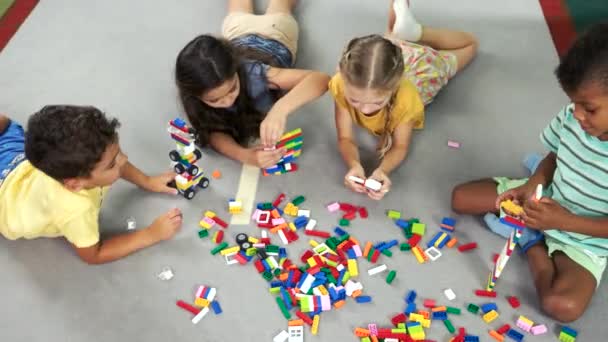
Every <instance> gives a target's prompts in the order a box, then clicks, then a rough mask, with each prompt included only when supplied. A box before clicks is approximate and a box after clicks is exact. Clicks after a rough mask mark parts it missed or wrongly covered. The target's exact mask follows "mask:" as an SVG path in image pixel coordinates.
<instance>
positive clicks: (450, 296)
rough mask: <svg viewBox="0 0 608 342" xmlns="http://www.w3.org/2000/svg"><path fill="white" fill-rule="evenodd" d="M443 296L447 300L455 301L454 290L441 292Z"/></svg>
mask: <svg viewBox="0 0 608 342" xmlns="http://www.w3.org/2000/svg"><path fill="white" fill-rule="evenodd" d="M443 294H444V295H445V297H446V298H447V299H448V300H454V299H456V294H455V293H454V290H452V289H445V290H443Z"/></svg>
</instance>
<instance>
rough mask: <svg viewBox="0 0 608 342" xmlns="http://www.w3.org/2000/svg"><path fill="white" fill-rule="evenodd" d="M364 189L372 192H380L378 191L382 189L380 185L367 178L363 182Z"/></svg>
mask: <svg viewBox="0 0 608 342" xmlns="http://www.w3.org/2000/svg"><path fill="white" fill-rule="evenodd" d="M365 187H366V188H368V189H371V190H373V191H380V189H382V183H380V182H378V181H377V180H375V179H371V178H368V179H366V180H365Z"/></svg>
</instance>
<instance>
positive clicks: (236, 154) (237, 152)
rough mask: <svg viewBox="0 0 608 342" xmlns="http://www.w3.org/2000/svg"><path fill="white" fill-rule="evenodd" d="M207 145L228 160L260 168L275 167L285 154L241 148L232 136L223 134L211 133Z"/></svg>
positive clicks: (275, 151) (277, 151) (260, 149)
mask: <svg viewBox="0 0 608 342" xmlns="http://www.w3.org/2000/svg"><path fill="white" fill-rule="evenodd" d="M209 144H210V145H211V147H213V149H215V150H216V151H218V152H219V153H221V154H223V155H225V156H226V157H228V158H231V159H234V160H236V161H239V162H241V163H243V164H249V165H255V166H257V167H261V168H266V167H270V166H272V165H275V164H276V163H278V162H279V160H280V159H281V157H282V156H283V153H284V152H285V151H284V150H282V149H278V150H273V151H264V150H263V149H262V148H257V147H255V148H247V147H243V146H241V145H239V144H238V143H237V142H236V141H235V140H234V138H233V137H232V136H230V135H229V134H226V133H223V132H212V133H211V134H210V136H209Z"/></svg>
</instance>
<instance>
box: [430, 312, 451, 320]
mask: <svg viewBox="0 0 608 342" xmlns="http://www.w3.org/2000/svg"><path fill="white" fill-rule="evenodd" d="M446 319H448V313H447V312H445V311H435V312H433V320H440V321H445V320H446Z"/></svg>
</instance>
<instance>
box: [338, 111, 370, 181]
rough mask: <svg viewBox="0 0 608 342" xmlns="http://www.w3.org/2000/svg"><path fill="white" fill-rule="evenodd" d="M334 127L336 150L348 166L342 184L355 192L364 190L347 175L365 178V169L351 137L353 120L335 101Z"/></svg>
mask: <svg viewBox="0 0 608 342" xmlns="http://www.w3.org/2000/svg"><path fill="white" fill-rule="evenodd" d="M335 113H336V114H335V116H336V129H337V131H338V150H340V154H341V155H342V159H344V163H346V166H347V167H348V172H347V173H346V175H345V176H344V184H345V185H346V186H347V187H349V188H350V189H352V190H353V191H355V192H360V193H363V192H365V187H364V186H363V185H361V184H358V183H356V182H355V181H353V180H351V179H350V178H349V177H350V176H354V177H357V178H361V179H365V178H366V177H365V170H363V166H361V162H360V161H359V148H358V147H357V144H356V143H355V139H354V138H353V120H352V119H351V117H350V115H349V114H348V111H347V110H346V109H344V108H342V107H340V106H339V105H338V104H337V103H335Z"/></svg>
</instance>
